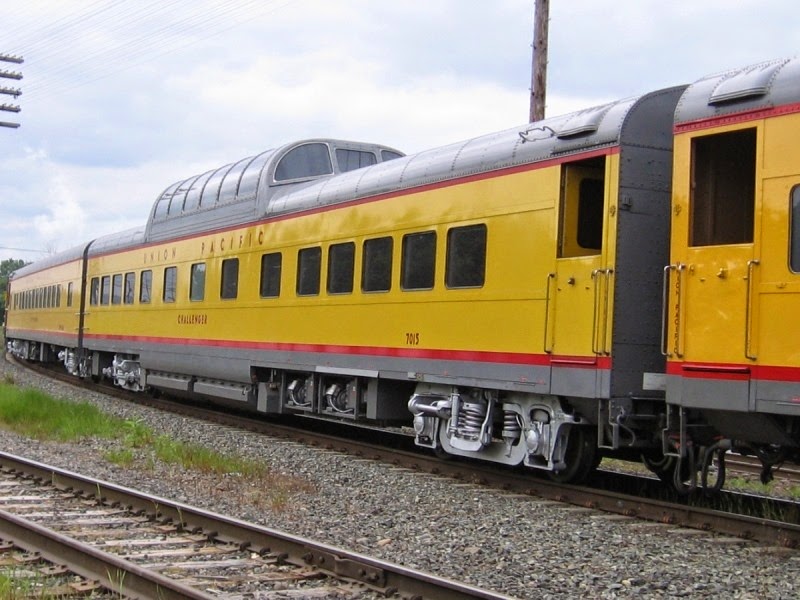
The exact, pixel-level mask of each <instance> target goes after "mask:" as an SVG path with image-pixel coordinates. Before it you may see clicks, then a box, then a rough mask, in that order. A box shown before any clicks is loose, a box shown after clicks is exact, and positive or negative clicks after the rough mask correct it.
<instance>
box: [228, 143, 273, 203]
mask: <svg viewBox="0 0 800 600" xmlns="http://www.w3.org/2000/svg"><path fill="white" fill-rule="evenodd" d="M272 154H273V151H272V150H267V151H266V152H264V153H262V154H259V155H258V156H256V157H255V158H254V159H253V160H252V162H251V163H250V164H249V165H247V168H246V169H245V170H244V173H242V179H241V181H240V182H239V193H238V194H237V197H239V198H244V197H246V196H251V195H253V194H255V193H256V190H257V189H258V180H259V179H260V178H261V171H262V169H263V168H264V165H265V164H266V163H267V160H268V159H269V158H270V157H271V156H272Z"/></svg>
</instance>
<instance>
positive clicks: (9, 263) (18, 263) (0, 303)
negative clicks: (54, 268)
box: [0, 258, 28, 317]
mask: <svg viewBox="0 0 800 600" xmlns="http://www.w3.org/2000/svg"><path fill="white" fill-rule="evenodd" d="M26 264H28V263H26V262H25V261H24V260H21V259H14V258H7V259H6V260H4V261H3V262H0V317H2V316H4V315H5V314H6V289H8V278H9V276H10V275H11V273H13V272H14V271H16V270H17V269H19V268H22V267H24V266H25V265H26Z"/></svg>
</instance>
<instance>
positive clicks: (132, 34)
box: [9, 0, 297, 103]
mask: <svg viewBox="0 0 800 600" xmlns="http://www.w3.org/2000/svg"><path fill="white" fill-rule="evenodd" d="M296 1H297V0H226V1H224V2H219V1H215V2H202V1H198V0H188V1H187V0H155V1H152V2H136V3H129V2H109V0H101V1H98V2H94V3H92V4H90V5H89V6H87V7H86V9H85V10H84V11H83V12H81V13H78V14H72V15H70V16H68V17H62V18H60V19H57V20H56V21H53V22H51V23H49V24H46V25H44V26H41V25H39V26H31V27H28V28H27V29H26V28H22V32H21V34H20V35H18V36H17V37H16V38H14V39H12V40H9V41H10V42H11V44H12V45H16V46H20V45H22V47H23V48H24V49H25V54H26V56H27V57H28V60H27V65H28V69H27V70H28V73H29V75H30V76H31V77H33V79H31V81H30V83H29V84H28V85H27V86H26V91H25V95H26V102H27V103H30V102H31V101H32V100H36V101H39V100H41V99H43V98H47V97H50V96H53V95H56V94H59V95H60V94H62V93H64V92H66V91H70V90H72V89H75V88H78V87H81V86H83V85H86V84H88V83H91V82H94V81H97V80H99V79H103V78H106V77H109V76H112V75H116V74H117V73H119V72H120V71H124V70H128V69H131V68H133V67H135V66H139V65H141V64H144V63H148V62H152V61H154V60H156V59H158V58H160V57H162V56H164V55H166V54H168V53H174V52H178V51H181V50H184V49H185V48H187V47H189V46H192V45H195V44H198V43H201V42H203V41H207V40H208V39H210V38H211V37H213V36H216V35H219V34H221V33H223V32H225V31H228V30H230V29H233V28H234V27H238V26H240V25H242V24H243V23H245V22H246V21H247V20H252V19H253V18H255V16H256V15H258V14H263V13H269V12H275V11H278V10H280V9H283V8H285V7H286V6H288V5H289V4H291V3H293V2H296ZM87 31H88V33H87ZM81 49H84V51H83V52H81V51H80V50H81Z"/></svg>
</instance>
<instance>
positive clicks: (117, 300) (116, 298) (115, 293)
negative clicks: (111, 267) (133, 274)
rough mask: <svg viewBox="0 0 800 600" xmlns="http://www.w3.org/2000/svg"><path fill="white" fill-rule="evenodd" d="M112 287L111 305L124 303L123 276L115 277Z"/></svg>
mask: <svg viewBox="0 0 800 600" xmlns="http://www.w3.org/2000/svg"><path fill="white" fill-rule="evenodd" d="M111 281H112V285H111V304H121V303H122V275H114V277H113V279H112V280H111Z"/></svg>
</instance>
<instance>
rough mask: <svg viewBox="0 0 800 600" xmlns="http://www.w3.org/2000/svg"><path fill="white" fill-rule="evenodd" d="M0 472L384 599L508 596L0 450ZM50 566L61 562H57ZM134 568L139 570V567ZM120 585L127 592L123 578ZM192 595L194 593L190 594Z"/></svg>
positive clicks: (450, 599)
mask: <svg viewBox="0 0 800 600" xmlns="http://www.w3.org/2000/svg"><path fill="white" fill-rule="evenodd" d="M0 468H2V469H5V470H7V471H13V472H19V473H24V474H26V475H29V476H31V477H33V478H35V479H39V480H41V481H44V482H47V483H50V484H52V485H53V486H55V487H57V488H60V489H65V490H71V491H72V492H73V493H74V492H76V491H79V492H82V493H84V494H85V495H87V496H93V497H95V498H96V499H97V500H101V501H102V502H104V503H107V504H119V505H122V506H126V507H131V508H133V509H134V510H142V511H144V512H146V513H148V514H150V515H153V517H154V518H156V519H158V520H161V521H163V522H172V523H173V524H175V525H179V526H180V527H182V528H184V529H186V530H189V531H197V532H203V534H204V535H206V536H207V537H208V538H209V539H215V540H218V541H226V542H230V543H235V544H239V545H240V546H241V547H242V548H248V549H250V550H252V551H254V552H267V551H269V552H270V553H272V554H275V555H278V556H279V557H281V559H282V560H284V561H285V562H287V563H292V564H295V565H298V566H302V565H306V566H309V567H313V568H315V569H317V570H319V571H322V572H324V573H327V574H330V575H332V576H334V577H336V578H344V579H348V580H352V581H356V582H359V583H362V584H364V585H366V586H368V587H369V588H371V589H374V590H377V591H380V592H381V593H383V594H385V595H387V596H389V595H392V594H394V593H397V594H399V595H400V596H401V597H407V598H436V599H437V600H438V599H441V600H458V599H464V598H483V599H487V600H507V599H509V598H510V597H509V596H506V595H503V594H498V593H494V592H491V591H487V590H482V589H480V588H476V587H473V586H469V585H466V584H463V583H459V582H455V581H451V580H448V579H442V578H440V577H437V576H435V575H432V574H428V573H423V572H421V571H415V570H412V569H408V568H405V567H402V566H400V565H396V564H393V563H389V562H386V561H381V560H377V559H374V558H370V557H368V556H364V555H361V554H357V553H354V552H350V551H347V550H343V549H340V548H335V547H333V546H329V545H327V544H321V543H318V542H314V541H312V540H309V539H306V538H302V537H297V536H292V535H290V534H288V533H284V532H281V531H278V530H275V529H270V528H267V527H262V526H259V525H255V524H253V523H248V522H245V521H241V520H239V519H234V518H231V517H227V516H224V515H220V514H218V513H214V512H211V511H207V510H204V509H200V508H196V507H192V506H189V505H187V504H183V503H180V502H175V501H172V500H169V499H166V498H161V497H158V496H152V495H149V494H145V493H143V492H139V491H136V490H132V489H130V488H126V487H123V486H119V485H116V484H113V483H109V482H106V481H101V480H98V479H93V478H90V477H86V476H84V475H80V474H78V473H73V472H71V471H67V470H63V469H58V468H56V467H52V466H50V465H46V464H43V463H39V462H36V461H32V460H28V459H25V458H22V457H19V456H15V455H12V454H8V453H2V452H0ZM62 537H63V536H62ZM117 560H120V559H117ZM55 562H63V561H62V560H60V559H59V560H57V561H55ZM139 570H140V571H141V570H142V569H141V568H139ZM76 572H77V571H76ZM79 574H80V573H79ZM92 577H96V576H92ZM124 581H125V588H126V590H127V588H128V580H127V579H125V580H124ZM112 589H113V588H112ZM194 593H197V591H196V590H195V591H194ZM141 597H143V598H145V597H147V598H162V597H174V598H177V597H186V598H208V597H209V596H207V595H196V596H192V595H187V596H179V595H177V596H164V595H158V594H157V595H152V596H150V595H146V594H145V595H142V596H141Z"/></svg>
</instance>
